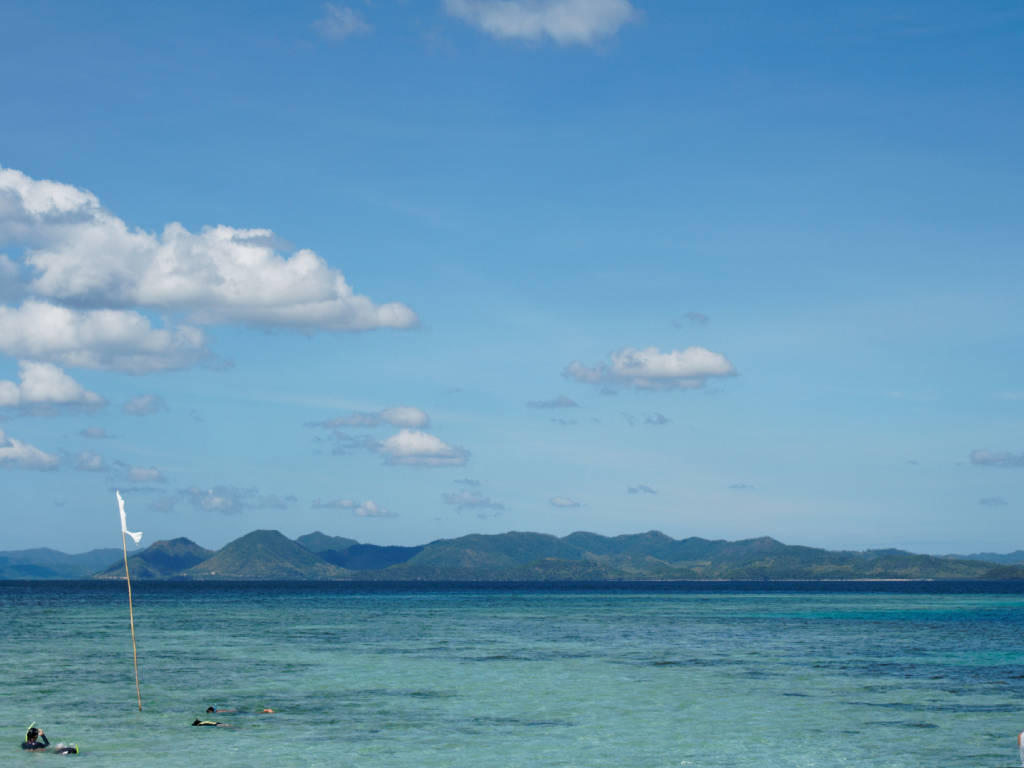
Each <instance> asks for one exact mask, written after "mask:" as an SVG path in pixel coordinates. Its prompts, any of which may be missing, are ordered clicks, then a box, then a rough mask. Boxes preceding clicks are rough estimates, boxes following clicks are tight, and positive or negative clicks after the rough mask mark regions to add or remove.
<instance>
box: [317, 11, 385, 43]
mask: <svg viewBox="0 0 1024 768" xmlns="http://www.w3.org/2000/svg"><path fill="white" fill-rule="evenodd" d="M313 28H314V29H315V30H316V31H317V32H319V33H320V35H321V36H322V37H324V38H326V39H327V40H332V41H334V42H340V41H341V40H344V39H345V38H347V37H354V36H356V35H367V34H369V33H370V31H371V30H372V29H373V27H371V26H370V25H369V24H368V23H367V22H366V20H365V19H364V18H363V16H362V14H361V13H359V11H356V10H354V9H352V8H349V7H348V6H344V5H335V4H334V3H324V15H323V16H321V17H320V18H319V19H317V20H316V21H315V22H313Z"/></svg>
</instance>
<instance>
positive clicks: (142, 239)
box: [0, 168, 417, 357]
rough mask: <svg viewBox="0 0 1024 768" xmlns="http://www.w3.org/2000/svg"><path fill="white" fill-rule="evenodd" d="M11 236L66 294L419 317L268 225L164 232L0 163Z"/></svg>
mask: <svg viewBox="0 0 1024 768" xmlns="http://www.w3.org/2000/svg"><path fill="white" fill-rule="evenodd" d="M5 242H7V243H14V244H17V245H20V246H22V247H23V248H24V249H25V253H26V256H25V259H24V261H25V264H26V266H27V267H28V268H29V270H30V271H31V273H32V278H31V280H30V283H29V288H30V290H31V291H32V292H33V293H34V294H35V295H37V296H41V297H45V298H47V299H50V300H55V301H58V302H63V303H70V304H75V305H79V306H88V307H97V306H99V307H106V308H109V309H123V308H125V307H128V306H136V307H141V308H145V309H151V310H158V311H180V312H183V313H185V314H186V315H188V316H189V317H190V318H191V322H192V323H194V324H214V323H245V324H250V325H255V326H261V327H280V328H294V329H298V330H304V331H312V330H333V331H362V330H370V329H374V328H408V327H411V326H414V325H416V323H417V318H416V315H415V314H414V313H413V312H412V310H411V309H409V308H408V307H407V306H405V305H404V304H399V303H389V304H380V305H378V304H374V303H373V302H372V301H371V300H370V299H368V298H367V297H365V296H360V295H358V294H356V293H354V292H353V290H352V288H351V287H350V286H349V285H348V283H347V282H346V281H345V277H344V276H343V275H342V273H341V272H339V271H338V270H336V269H332V268H331V267H329V266H328V265H327V263H326V262H325V261H324V259H322V258H321V257H320V256H318V255H317V254H316V253H314V252H313V251H311V250H308V249H301V250H298V251H295V252H294V253H291V254H282V253H280V252H279V250H278V246H279V241H278V239H277V238H276V237H275V235H274V233H273V232H271V231H270V230H267V229H236V228H234V227H229V226H223V225H221V226H215V227H206V228H204V229H202V230H200V231H199V232H190V231H189V230H187V229H186V228H185V227H183V226H182V225H181V224H178V223H176V222H172V223H169V224H167V225H166V226H165V227H164V228H163V231H162V232H160V233H159V234H156V233H152V232H146V231H143V230H140V229H132V228H130V227H129V226H128V225H127V224H126V223H125V222H124V221H122V220H121V219H119V218H118V217H117V216H115V215H114V214H113V213H111V212H110V211H107V210H106V209H105V208H103V207H102V206H101V205H100V202H99V200H98V199H97V198H96V196H95V195H93V194H92V193H91V192H87V191H85V190H82V189H78V188H77V187H74V186H71V185H68V184H61V183H58V182H53V181H41V180H36V179H33V178H30V177H29V176H26V175H25V174H23V173H21V172H19V171H16V170H12V169H9V168H8V169H2V168H0V244H3V243H5ZM139 320H143V321H144V320H145V318H141V316H140V317H139ZM179 330H181V331H184V330H185V329H179ZM190 330H191V332H192V333H193V334H195V333H197V332H196V331H195V329H190ZM2 335H3V334H2V333H0V336H2ZM24 356H25V357H30V355H24Z"/></svg>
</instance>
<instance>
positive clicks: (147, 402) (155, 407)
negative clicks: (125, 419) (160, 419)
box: [121, 395, 167, 416]
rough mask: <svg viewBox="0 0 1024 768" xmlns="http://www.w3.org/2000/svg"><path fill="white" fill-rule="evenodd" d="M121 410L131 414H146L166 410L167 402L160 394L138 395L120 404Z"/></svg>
mask: <svg viewBox="0 0 1024 768" xmlns="http://www.w3.org/2000/svg"><path fill="white" fill-rule="evenodd" d="M121 410H122V411H124V412H125V413H130V414H131V415H132V416H146V415H148V414H150V413H159V412H160V411H166V410H167V403H165V402H164V399H163V398H162V397H160V395H139V396H138V397H133V398H132V399H131V400H129V401H128V402H127V403H125V404H124V405H122V406H121Z"/></svg>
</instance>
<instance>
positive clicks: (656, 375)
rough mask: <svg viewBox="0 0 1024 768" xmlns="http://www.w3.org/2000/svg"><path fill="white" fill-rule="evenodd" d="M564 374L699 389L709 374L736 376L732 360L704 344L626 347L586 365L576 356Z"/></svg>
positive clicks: (616, 382)
mask: <svg viewBox="0 0 1024 768" xmlns="http://www.w3.org/2000/svg"><path fill="white" fill-rule="evenodd" d="M562 375H563V376H565V377H566V378H569V379H573V380H575V381H580V382H585V383H588V384H598V385H602V384H603V385H613V386H619V387H633V388H635V389H699V388H700V387H703V386H704V384H705V383H706V382H707V380H708V379H709V378H718V377H724V376H735V375H736V369H735V368H734V367H733V365H732V363H730V362H729V360H728V359H727V358H726V357H725V356H724V355H721V354H719V353H718V352H712V351H711V350H709V349H705V348H704V347H687V348H686V349H683V350H675V349H674V350H672V351H670V352H662V351H660V350H659V349H658V348H657V347H647V348H646V349H637V348H635V347H624V348H622V349H620V350H619V351H617V352H613V353H612V354H611V358H610V362H608V363H598V364H597V365H594V366H586V365H583V363H581V362H579V361H577V360H574V361H573V362H571V363H569V365H568V366H566V368H565V370H564V371H563V372H562Z"/></svg>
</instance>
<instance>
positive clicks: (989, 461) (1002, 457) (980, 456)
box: [970, 449, 1024, 469]
mask: <svg viewBox="0 0 1024 768" xmlns="http://www.w3.org/2000/svg"><path fill="white" fill-rule="evenodd" d="M970 458H971V464H974V465H975V466H977V467H1000V468H1002V469H1019V468H1021V467H1024V453H1009V452H1007V451H986V450H980V449H977V450H973V451H971V456H970Z"/></svg>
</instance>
